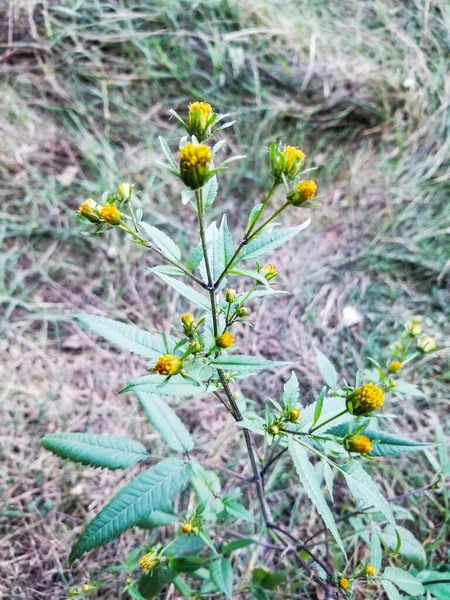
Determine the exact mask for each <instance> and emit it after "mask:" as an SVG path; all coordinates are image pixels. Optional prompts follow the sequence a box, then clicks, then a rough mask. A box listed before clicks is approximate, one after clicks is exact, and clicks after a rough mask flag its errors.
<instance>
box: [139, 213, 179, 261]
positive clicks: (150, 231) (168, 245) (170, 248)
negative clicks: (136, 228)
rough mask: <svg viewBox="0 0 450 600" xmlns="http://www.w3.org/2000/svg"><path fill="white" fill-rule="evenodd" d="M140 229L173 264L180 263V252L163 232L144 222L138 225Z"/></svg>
mask: <svg viewBox="0 0 450 600" xmlns="http://www.w3.org/2000/svg"><path fill="white" fill-rule="evenodd" d="M139 225H140V227H142V229H143V230H144V231H145V233H146V234H147V236H148V237H149V238H150V240H151V241H152V243H153V244H154V245H155V246H156V247H157V248H159V249H160V250H161V252H163V253H164V254H165V256H167V257H168V258H170V259H172V260H174V261H175V262H180V261H181V250H180V249H179V248H178V246H177V245H176V243H175V242H174V241H173V240H172V238H171V237H169V236H168V235H167V234H166V233H164V231H161V229H158V228H157V227H154V226H153V225H149V224H148V223H145V222H144V221H141V222H140V223H139Z"/></svg>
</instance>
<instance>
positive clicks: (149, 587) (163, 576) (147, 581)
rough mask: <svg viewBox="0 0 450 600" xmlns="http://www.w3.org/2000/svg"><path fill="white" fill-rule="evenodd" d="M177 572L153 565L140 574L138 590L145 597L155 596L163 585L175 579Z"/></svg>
mask: <svg viewBox="0 0 450 600" xmlns="http://www.w3.org/2000/svg"><path fill="white" fill-rule="evenodd" d="M177 575H178V572H177V571H176V570H175V569H170V568H169V567H162V566H159V567H155V568H154V569H152V570H151V571H150V572H149V573H146V574H145V575H142V577H141V578H140V579H139V582H138V591H139V593H140V594H141V595H142V596H143V597H144V598H146V599H150V598H156V596H157V595H158V594H159V593H160V591H161V590H162V589H163V587H164V586H165V585H167V584H169V583H172V581H173V580H174V579H175V577H176V576H177Z"/></svg>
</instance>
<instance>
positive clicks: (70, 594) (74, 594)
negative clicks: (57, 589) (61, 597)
mask: <svg viewBox="0 0 450 600" xmlns="http://www.w3.org/2000/svg"><path fill="white" fill-rule="evenodd" d="M77 594H78V590H76V589H75V588H71V589H70V590H69V596H76V595H77Z"/></svg>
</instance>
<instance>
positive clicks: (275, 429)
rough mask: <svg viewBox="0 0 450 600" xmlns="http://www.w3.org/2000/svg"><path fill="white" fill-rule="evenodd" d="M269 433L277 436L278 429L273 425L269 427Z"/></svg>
mask: <svg viewBox="0 0 450 600" xmlns="http://www.w3.org/2000/svg"><path fill="white" fill-rule="evenodd" d="M269 433H271V434H272V435H278V434H279V433H280V428H279V426H278V425H276V424H275V423H274V424H273V425H271V426H270V427H269Z"/></svg>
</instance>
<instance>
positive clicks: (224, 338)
mask: <svg viewBox="0 0 450 600" xmlns="http://www.w3.org/2000/svg"><path fill="white" fill-rule="evenodd" d="M233 344H234V337H233V336H232V335H231V333H230V332H229V331H225V333H223V334H222V335H219V337H218V338H217V339H216V346H217V347H218V348H229V347H230V346H232V345H233Z"/></svg>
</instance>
